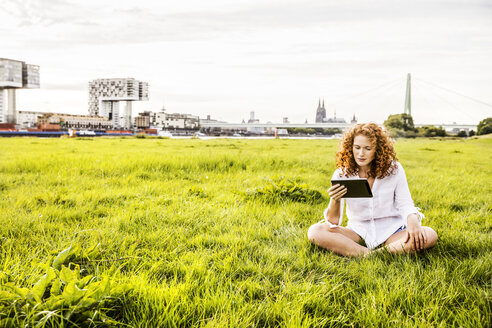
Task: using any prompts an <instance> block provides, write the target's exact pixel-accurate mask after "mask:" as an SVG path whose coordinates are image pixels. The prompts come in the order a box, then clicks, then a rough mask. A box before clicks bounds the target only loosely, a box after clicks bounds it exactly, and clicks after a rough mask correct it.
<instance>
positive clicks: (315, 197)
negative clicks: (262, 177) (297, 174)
mask: <svg viewBox="0 0 492 328" xmlns="http://www.w3.org/2000/svg"><path fill="white" fill-rule="evenodd" d="M267 182H268V183H267V184H266V185H264V186H260V187H256V188H253V189H248V190H246V192H245V193H243V196H244V197H245V198H246V199H260V200H262V201H265V202H266V203H278V202H286V201H292V202H300V203H310V204H313V203H318V202H320V201H321V200H322V199H323V196H322V195H321V193H320V192H319V191H317V190H315V189H310V188H309V187H308V185H307V184H299V183H297V182H296V181H293V180H290V179H287V178H279V179H275V181H272V180H271V179H267Z"/></svg>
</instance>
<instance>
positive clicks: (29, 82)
mask: <svg viewBox="0 0 492 328" xmlns="http://www.w3.org/2000/svg"><path fill="white" fill-rule="evenodd" d="M37 88H39V66H37V65H30V64H26V63H25V62H23V61H20V60H14V59H7V58H0V122H6V123H13V124H15V123H16V121H17V119H16V116H17V109H16V94H15V91H16V89H37Z"/></svg>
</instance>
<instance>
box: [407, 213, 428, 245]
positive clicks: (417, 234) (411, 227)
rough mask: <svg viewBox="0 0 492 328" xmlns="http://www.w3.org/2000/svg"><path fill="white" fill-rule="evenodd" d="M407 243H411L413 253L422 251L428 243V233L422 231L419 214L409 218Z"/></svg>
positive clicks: (411, 215)
mask: <svg viewBox="0 0 492 328" xmlns="http://www.w3.org/2000/svg"><path fill="white" fill-rule="evenodd" d="M405 243H410V247H411V249H412V251H420V250H422V249H424V248H425V244H426V243H427V235H426V231H425V230H424V229H422V226H421V225H420V221H419V218H418V216H417V214H410V215H409V216H408V218H407V236H406V238H405Z"/></svg>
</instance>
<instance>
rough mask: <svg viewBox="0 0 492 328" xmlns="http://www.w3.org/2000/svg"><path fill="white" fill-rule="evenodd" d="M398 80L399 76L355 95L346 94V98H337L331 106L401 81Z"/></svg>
mask: <svg viewBox="0 0 492 328" xmlns="http://www.w3.org/2000/svg"><path fill="white" fill-rule="evenodd" d="M400 80H401V78H398V79H396V80H391V81H389V82H386V83H383V84H381V85H378V86H377V87H374V88H371V89H369V90H366V91H364V92H361V93H358V94H356V95H352V96H348V97H346V98H343V99H341V100H338V101H336V102H334V103H332V104H331V106H338V105H340V104H341V103H344V102H346V101H351V100H354V99H355V98H357V97H360V96H363V95H365V94H367V93H369V92H373V91H376V90H378V89H382V88H384V87H387V86H388V85H391V84H396V83H398V82H401V81H400Z"/></svg>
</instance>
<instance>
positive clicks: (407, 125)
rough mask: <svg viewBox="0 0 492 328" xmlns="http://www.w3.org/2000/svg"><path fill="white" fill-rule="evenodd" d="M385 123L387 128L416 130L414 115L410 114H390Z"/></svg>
mask: <svg viewBox="0 0 492 328" xmlns="http://www.w3.org/2000/svg"><path fill="white" fill-rule="evenodd" d="M383 125H384V126H385V127H386V128H387V129H397V130H403V131H415V126H414V125H413V118H412V115H408V114H393V115H390V116H388V119H387V120H386V121H384V123H383Z"/></svg>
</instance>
